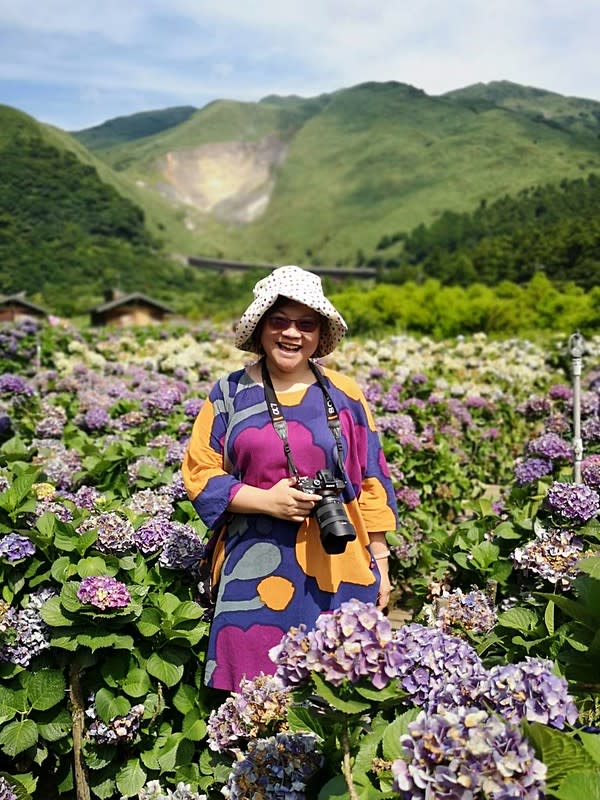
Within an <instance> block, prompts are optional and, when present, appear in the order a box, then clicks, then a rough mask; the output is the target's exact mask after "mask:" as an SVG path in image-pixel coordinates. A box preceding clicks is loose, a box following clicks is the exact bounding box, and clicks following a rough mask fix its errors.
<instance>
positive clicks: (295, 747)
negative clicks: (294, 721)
mask: <svg viewBox="0 0 600 800" xmlns="http://www.w3.org/2000/svg"><path fill="white" fill-rule="evenodd" d="M322 761H323V758H322V756H321V754H320V752H319V751H318V749H317V739H316V737H315V735H314V734H312V733H278V734H276V735H275V736H269V737H268V738H267V739H252V740H251V741H250V743H249V744H248V749H247V751H246V752H245V753H244V757H243V758H242V759H241V760H238V761H236V762H235V763H234V765H233V770H232V772H231V774H230V776H229V779H228V781H227V784H226V786H224V787H223V788H222V789H221V791H222V793H223V795H224V796H225V797H226V798H228V800H247V798H250V797H253V798H259V797H263V798H265V799H266V798H273V800H276V798H277V799H278V800H279V799H280V800H284V798H285V800H306V793H305V789H306V782H307V781H308V780H309V779H310V778H311V776H312V775H313V774H314V773H315V772H316V771H317V769H318V768H319V767H320V766H321V764H322Z"/></svg>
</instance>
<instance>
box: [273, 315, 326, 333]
mask: <svg viewBox="0 0 600 800" xmlns="http://www.w3.org/2000/svg"><path fill="white" fill-rule="evenodd" d="M320 324H321V321H320V320H318V319H315V318H314V317H301V318H300V319H291V318H290V317H284V315H283V314H274V315H273V316H272V317H267V325H268V326H269V328H271V330H273V331H287V329H288V328H289V327H290V326H291V325H295V326H296V328H297V329H298V330H299V331H300V333H314V332H315V331H316V330H317V328H318V327H319V325H320Z"/></svg>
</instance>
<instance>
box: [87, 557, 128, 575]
mask: <svg viewBox="0 0 600 800" xmlns="http://www.w3.org/2000/svg"><path fill="white" fill-rule="evenodd" d="M118 571H119V569H118V567H116V566H114V565H111V564H108V563H107V562H106V561H105V559H103V558H101V557H100V556H88V557H87V558H81V559H80V560H79V561H78V563H77V572H78V574H79V577H80V578H89V577H91V576H92V575H110V576H111V577H114V576H115V575H116V574H117V572H118Z"/></svg>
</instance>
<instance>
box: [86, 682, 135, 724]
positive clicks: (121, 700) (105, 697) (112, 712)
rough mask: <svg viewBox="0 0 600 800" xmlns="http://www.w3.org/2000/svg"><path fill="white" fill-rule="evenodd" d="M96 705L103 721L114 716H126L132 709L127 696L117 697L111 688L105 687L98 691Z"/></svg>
mask: <svg viewBox="0 0 600 800" xmlns="http://www.w3.org/2000/svg"><path fill="white" fill-rule="evenodd" d="M95 705H96V711H97V712H98V716H99V717H100V719H101V720H102V721H103V722H110V720H111V719H112V718H113V717H124V716H125V715H126V714H128V713H129V710H130V709H131V704H130V702H129V700H127V698H126V697H115V695H114V694H113V693H112V692H111V691H110V690H109V689H104V688H102V689H100V690H99V691H97V692H96V700H95Z"/></svg>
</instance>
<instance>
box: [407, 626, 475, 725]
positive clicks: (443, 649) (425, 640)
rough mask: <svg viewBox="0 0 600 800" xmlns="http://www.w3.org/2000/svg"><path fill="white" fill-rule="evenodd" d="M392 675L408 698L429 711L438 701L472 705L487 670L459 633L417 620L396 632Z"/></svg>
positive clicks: (449, 703) (447, 703)
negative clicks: (455, 633)
mask: <svg viewBox="0 0 600 800" xmlns="http://www.w3.org/2000/svg"><path fill="white" fill-rule="evenodd" d="M393 648H394V650H395V651H396V654H397V658H396V662H395V675H394V677H396V678H398V679H399V681H400V684H401V686H402V688H403V689H404V690H405V691H406V692H408V694H409V699H410V701H411V702H412V703H413V704H414V705H417V706H423V707H424V708H426V709H428V710H431V709H435V708H436V706H437V705H438V703H443V704H446V705H457V706H459V705H464V704H465V703H466V704H473V703H474V702H475V701H476V699H477V698H478V697H479V695H480V693H481V686H482V681H483V680H484V679H485V676H486V674H487V673H486V670H485V668H484V666H483V663H482V661H481V659H480V658H479V656H478V655H477V653H476V652H475V650H474V649H473V648H472V647H471V645H469V644H468V643H467V642H465V641H464V640H463V639H461V638H459V637H458V636H451V635H450V634H447V633H444V632H443V631H440V630H436V629H435V628H429V627H427V626H425V625H419V624H418V623H411V624H409V625H403V626H402V627H401V628H399V629H398V630H397V631H396V634H395V637H394V642H393Z"/></svg>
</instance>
